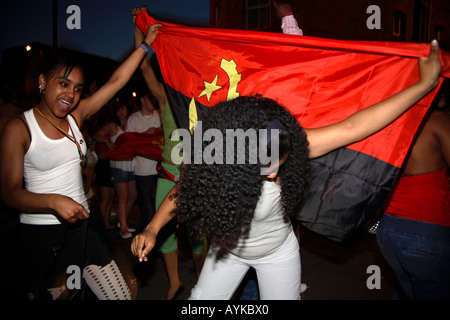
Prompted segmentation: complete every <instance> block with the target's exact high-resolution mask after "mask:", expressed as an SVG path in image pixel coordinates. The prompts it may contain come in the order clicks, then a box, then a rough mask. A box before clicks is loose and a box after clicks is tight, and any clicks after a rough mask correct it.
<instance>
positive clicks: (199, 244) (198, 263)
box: [186, 223, 207, 279]
mask: <svg viewBox="0 0 450 320" xmlns="http://www.w3.org/2000/svg"><path fill="white" fill-rule="evenodd" d="M186 229H187V235H188V241H189V245H190V247H191V252H192V260H193V261H194V268H195V272H196V274H197V279H198V278H199V276H200V272H201V271H202V267H203V263H204V262H205V258H206V252H207V249H206V246H207V244H206V239H205V238H204V237H198V236H197V235H195V234H193V233H192V228H191V225H190V223H187V226H186Z"/></svg>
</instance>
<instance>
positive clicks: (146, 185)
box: [126, 93, 161, 229]
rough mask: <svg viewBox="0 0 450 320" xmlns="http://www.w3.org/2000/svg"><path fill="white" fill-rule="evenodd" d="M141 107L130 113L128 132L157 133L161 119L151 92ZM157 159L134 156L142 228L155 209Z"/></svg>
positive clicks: (142, 100)
mask: <svg viewBox="0 0 450 320" xmlns="http://www.w3.org/2000/svg"><path fill="white" fill-rule="evenodd" d="M140 103H141V109H140V110H139V111H137V112H135V113H133V114H131V115H130V117H129V118H128V121H127V130H126V131H127V132H139V133H146V134H156V133H157V132H159V131H160V130H161V119H160V117H159V112H158V111H157V110H156V108H155V105H154V102H152V97H151V95H150V94H149V93H147V94H145V95H144V96H143V97H141V98H140ZM156 164H157V161H155V160H152V159H149V158H145V157H142V156H135V157H134V176H135V179H136V189H137V196H138V203H139V209H140V212H141V229H142V228H145V226H146V225H147V224H148V223H149V222H150V220H151V218H152V217H153V213H154V211H155V209H154V207H155V201H154V197H153V188H154V187H155V186H156V178H157V171H156Z"/></svg>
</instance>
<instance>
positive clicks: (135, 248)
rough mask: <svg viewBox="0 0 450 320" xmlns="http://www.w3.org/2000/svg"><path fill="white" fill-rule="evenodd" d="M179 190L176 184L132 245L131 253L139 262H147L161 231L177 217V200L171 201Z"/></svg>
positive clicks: (178, 185)
mask: <svg viewBox="0 0 450 320" xmlns="http://www.w3.org/2000/svg"><path fill="white" fill-rule="evenodd" d="M179 188H180V184H176V185H175V186H174V187H173V188H172V190H170V191H169V193H168V194H167V195H166V197H165V198H164V200H163V201H162V202H161V205H160V206H159V208H158V210H156V213H155V215H154V216H153V218H152V220H151V221H150V223H149V224H148V225H147V227H146V228H145V230H144V232H142V233H140V234H138V235H137V236H136V237H134V239H133V242H132V243H131V252H132V253H133V254H134V255H135V256H136V257H138V258H139V261H147V255H148V253H149V252H150V251H151V250H152V249H153V247H154V246H155V243H156V236H157V235H158V233H159V231H160V230H161V228H162V227H164V226H165V225H166V224H167V223H169V221H170V220H172V218H173V217H175V213H174V212H173V211H174V210H175V208H176V205H175V200H174V199H171V196H172V195H173V194H175V193H176V192H177V191H178V189H179Z"/></svg>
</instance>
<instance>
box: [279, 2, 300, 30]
mask: <svg viewBox="0 0 450 320" xmlns="http://www.w3.org/2000/svg"><path fill="white" fill-rule="evenodd" d="M273 6H274V8H275V11H276V12H277V16H278V17H279V18H280V19H281V30H283V33H285V34H295V35H298V36H302V35H303V31H302V29H300V28H299V26H298V23H297V20H296V19H295V16H294V12H293V11H292V6H291V2H290V1H289V0H274V1H273Z"/></svg>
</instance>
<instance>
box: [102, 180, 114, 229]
mask: <svg viewBox="0 0 450 320" xmlns="http://www.w3.org/2000/svg"><path fill="white" fill-rule="evenodd" d="M99 191H100V204H99V205H100V211H101V213H102V216H103V221H104V222H105V227H106V228H107V229H114V227H113V226H111V224H110V222H109V220H110V218H111V208H112V201H113V197H114V192H115V191H114V188H111V187H106V186H99Z"/></svg>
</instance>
